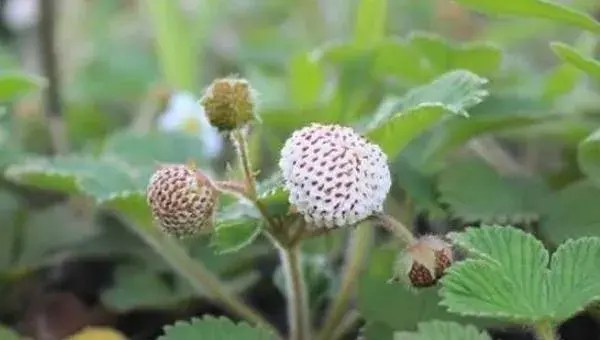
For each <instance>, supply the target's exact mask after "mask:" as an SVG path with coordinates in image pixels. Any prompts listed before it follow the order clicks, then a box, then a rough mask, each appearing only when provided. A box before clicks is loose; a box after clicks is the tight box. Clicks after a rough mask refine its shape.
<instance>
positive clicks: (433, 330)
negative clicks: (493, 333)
mask: <svg viewBox="0 0 600 340" xmlns="http://www.w3.org/2000/svg"><path fill="white" fill-rule="evenodd" d="M394 340H492V338H491V337H490V336H489V335H488V334H487V333H486V332H482V331H480V330H478V329H477V328H475V327H473V326H463V325H460V324H457V323H454V322H443V321H430V322H423V323H420V324H419V330H418V332H414V333H408V332H397V333H395V334H394Z"/></svg>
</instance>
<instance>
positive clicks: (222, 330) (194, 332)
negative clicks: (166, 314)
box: [158, 317, 276, 340]
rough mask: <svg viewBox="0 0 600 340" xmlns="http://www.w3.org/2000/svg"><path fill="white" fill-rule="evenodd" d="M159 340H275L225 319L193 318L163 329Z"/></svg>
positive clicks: (255, 329) (267, 334)
mask: <svg viewBox="0 0 600 340" xmlns="http://www.w3.org/2000/svg"><path fill="white" fill-rule="evenodd" d="M158 339H159V340H193V339H203V340H204V339H206V340H227V339H240V340H275V339H276V337H275V336H274V335H273V334H271V333H269V332H268V331H266V330H264V329H260V328H255V327H251V326H250V325H248V324H246V323H243V322H240V323H237V324H236V323H233V322H232V321H230V320H228V319H226V318H214V317H204V318H202V319H198V318H193V319H192V320H191V321H189V322H184V321H178V322H176V323H175V324H174V325H172V326H167V327H165V334H164V335H162V336H160V337H159V338H158Z"/></svg>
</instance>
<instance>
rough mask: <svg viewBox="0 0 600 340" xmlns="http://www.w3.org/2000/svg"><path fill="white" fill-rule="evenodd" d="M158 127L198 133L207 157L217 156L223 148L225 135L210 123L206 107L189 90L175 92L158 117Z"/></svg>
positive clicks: (165, 129)
mask: <svg viewBox="0 0 600 340" xmlns="http://www.w3.org/2000/svg"><path fill="white" fill-rule="evenodd" d="M158 128H159V129H161V130H163V131H181V132H186V133H189V134H192V135H196V136H198V137H199V138H200V140H201V142H202V147H203V148H202V150H203V153H204V155H205V156H206V158H214V157H216V156H217V155H218V154H219V153H220V152H221V149H222V148H223V137H222V136H221V134H220V133H219V131H218V130H217V129H216V128H215V127H213V126H212V125H210V123H209V121H208V119H207V118H206V114H205V112H204V108H203V107H202V105H200V103H199V102H198V101H197V100H196V98H194V96H193V95H192V94H190V93H187V92H179V93H175V94H173V95H172V96H171V98H170V99H169V102H168V104H167V107H166V109H165V111H164V112H163V113H162V115H161V116H160V117H159V118H158Z"/></svg>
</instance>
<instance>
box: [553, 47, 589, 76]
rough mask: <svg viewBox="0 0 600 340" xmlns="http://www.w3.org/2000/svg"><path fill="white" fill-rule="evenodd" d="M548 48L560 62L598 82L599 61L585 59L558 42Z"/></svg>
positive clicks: (572, 49) (571, 48)
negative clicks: (550, 48)
mask: <svg viewBox="0 0 600 340" xmlns="http://www.w3.org/2000/svg"><path fill="white" fill-rule="evenodd" d="M550 46H551V47H552V50H553V51H554V53H555V54H556V55H557V56H558V57H559V58H560V59H561V60H562V61H564V62H566V63H569V64H571V65H573V66H575V67H577V68H578V69H580V70H582V71H583V72H585V73H587V74H589V75H590V76H592V77H595V78H596V80H598V81H600V61H597V60H594V59H592V58H588V57H585V56H583V55H582V54H580V53H579V52H577V51H576V50H575V49H574V48H573V47H571V46H569V45H566V44H563V43H560V42H553V43H551V44H550Z"/></svg>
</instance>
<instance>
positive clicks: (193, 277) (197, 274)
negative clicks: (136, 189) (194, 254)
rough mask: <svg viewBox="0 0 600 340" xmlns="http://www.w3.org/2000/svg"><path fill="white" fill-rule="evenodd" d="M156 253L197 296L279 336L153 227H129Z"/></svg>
mask: <svg viewBox="0 0 600 340" xmlns="http://www.w3.org/2000/svg"><path fill="white" fill-rule="evenodd" d="M132 229H134V231H135V232H136V233H137V234H138V235H139V236H140V237H141V238H142V239H143V240H144V241H145V242H146V243H147V244H148V245H149V246H150V247H151V248H152V249H153V250H154V251H156V253H157V254H159V255H160V256H162V258H163V259H164V260H165V261H166V262H167V263H168V264H169V265H170V266H171V268H173V270H174V271H175V272H176V273H177V274H179V275H180V276H181V277H183V278H185V279H186V280H187V281H188V283H189V284H190V285H191V286H192V287H193V288H194V289H195V290H196V291H197V292H198V293H200V294H207V295H208V296H209V297H211V298H213V299H214V300H215V301H216V302H217V303H220V304H221V305H222V306H223V307H225V308H227V309H228V310H230V311H231V312H233V313H235V314H236V315H238V316H239V317H241V318H243V319H245V320H246V321H248V322H250V323H252V324H255V325H257V326H260V327H263V328H265V329H268V330H270V331H272V332H273V333H274V334H276V335H277V336H279V338H281V336H280V335H279V332H278V331H277V329H275V328H274V327H273V326H272V325H271V324H270V323H269V322H268V321H267V320H266V319H265V318H264V317H263V316H262V315H260V313H258V312H257V311H256V310H254V309H253V308H252V307H250V306H248V305H247V304H245V303H244V302H243V301H242V300H241V299H239V298H238V297H237V296H235V295H234V294H233V293H231V292H230V291H228V290H227V288H226V287H227V286H226V285H225V284H224V283H223V282H221V281H220V280H219V279H218V278H217V277H216V276H215V275H214V274H213V273H211V272H210V271H209V270H208V269H207V268H206V267H204V265H203V264H202V263H200V262H198V261H195V260H194V259H192V258H190V257H189V256H188V254H187V253H186V252H185V250H184V249H183V248H181V246H179V244H177V242H176V241H175V240H174V239H171V238H169V237H167V236H164V235H162V234H161V233H160V232H159V231H158V229H155V230H154V228H145V229H142V228H139V227H137V228H136V227H134V228H132Z"/></svg>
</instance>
